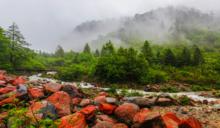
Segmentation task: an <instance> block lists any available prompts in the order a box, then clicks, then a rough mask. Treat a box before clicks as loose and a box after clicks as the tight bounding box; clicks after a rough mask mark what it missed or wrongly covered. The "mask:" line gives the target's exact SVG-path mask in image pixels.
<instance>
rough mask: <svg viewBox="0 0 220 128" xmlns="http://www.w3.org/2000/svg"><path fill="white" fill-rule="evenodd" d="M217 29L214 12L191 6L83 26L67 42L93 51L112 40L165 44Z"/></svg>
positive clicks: (89, 23)
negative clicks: (201, 30) (192, 34)
mask: <svg viewBox="0 0 220 128" xmlns="http://www.w3.org/2000/svg"><path fill="white" fill-rule="evenodd" d="M214 25H215V26H214ZM216 26H219V24H218V22H217V21H216V19H215V17H214V16H213V14H211V13H210V14H208V13H202V12H201V11H199V10H196V9H192V8H187V7H166V8H158V9H156V10H151V11H149V12H146V13H143V14H136V15H135V16H134V17H126V18H121V19H107V20H103V21H102V20H101V21H89V22H85V23H82V24H80V25H78V26H76V27H75V29H74V30H73V32H72V33H71V34H70V35H69V36H68V37H67V38H66V39H65V40H63V42H64V43H65V45H67V46H72V48H73V49H74V50H77V48H79V49H82V48H83V46H84V44H85V43H86V42H89V43H90V44H91V45H92V47H93V48H100V47H101V45H102V44H104V43H105V42H106V41H108V40H112V41H113V42H114V43H115V44H116V45H123V46H134V45H136V44H138V43H140V42H141V41H143V40H150V41H152V42H155V43H161V42H165V41H169V40H172V39H176V38H178V39H179V38H185V36H186V34H188V33H189V32H190V31H193V30H196V29H207V30H216V29H217V28H218V29H219V27H216ZM218 29H217V30H218ZM64 47H66V46H64ZM69 48H70V47H69ZM79 49H78V50H79Z"/></svg>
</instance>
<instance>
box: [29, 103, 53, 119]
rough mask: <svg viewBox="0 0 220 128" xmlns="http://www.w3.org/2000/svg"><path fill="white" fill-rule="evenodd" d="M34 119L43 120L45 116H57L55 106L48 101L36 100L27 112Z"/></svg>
mask: <svg viewBox="0 0 220 128" xmlns="http://www.w3.org/2000/svg"><path fill="white" fill-rule="evenodd" d="M26 115H27V116H28V117H30V118H31V119H32V120H33V121H37V120H41V119H43V118H51V119H55V118H56V110H55V107H54V106H53V105H52V104H51V103H49V102H48V101H40V102H34V103H32V104H31V106H30V107H29V108H28V111H27V113H26Z"/></svg>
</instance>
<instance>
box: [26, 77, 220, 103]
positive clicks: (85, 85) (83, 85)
mask: <svg viewBox="0 0 220 128" xmlns="http://www.w3.org/2000/svg"><path fill="white" fill-rule="evenodd" d="M28 78H29V80H30V81H38V80H40V81H47V82H53V83H57V82H59V83H61V84H73V83H74V82H73V83H70V82H63V81H60V80H56V79H51V78H44V77H41V74H37V75H32V76H29V77H28ZM79 87H80V88H99V89H102V90H105V91H107V90H109V89H110V88H100V87H95V86H94V85H92V84H90V83H85V82H80V83H79ZM123 90H124V89H123ZM121 91H122V89H117V92H118V93H120V92H121ZM126 91H127V92H130V93H132V92H137V93H139V94H142V95H161V94H164V95H169V96H171V97H173V96H178V97H179V96H187V97H189V98H190V99H192V100H194V101H201V102H203V101H205V100H206V101H208V102H215V101H217V100H220V98H211V97H205V96H201V94H202V92H178V93H166V92H146V91H143V90H135V89H126Z"/></svg>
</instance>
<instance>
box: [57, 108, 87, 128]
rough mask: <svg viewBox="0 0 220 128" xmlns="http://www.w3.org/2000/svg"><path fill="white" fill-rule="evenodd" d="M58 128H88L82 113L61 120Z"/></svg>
mask: <svg viewBox="0 0 220 128" xmlns="http://www.w3.org/2000/svg"><path fill="white" fill-rule="evenodd" d="M58 128H88V125H87V123H86V120H85V116H84V115H83V114H82V113H78V112H77V113H74V114H72V115H68V116H64V117H62V118H61V123H60V124H59V126H58Z"/></svg>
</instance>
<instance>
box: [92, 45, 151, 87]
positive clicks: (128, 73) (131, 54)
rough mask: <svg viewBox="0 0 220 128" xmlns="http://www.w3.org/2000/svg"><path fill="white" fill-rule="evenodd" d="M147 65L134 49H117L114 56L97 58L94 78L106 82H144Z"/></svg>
mask: <svg viewBox="0 0 220 128" xmlns="http://www.w3.org/2000/svg"><path fill="white" fill-rule="evenodd" d="M147 74H148V63H147V61H146V60H145V59H144V58H143V56H141V55H138V54H137V51H135V50H134V49H132V48H130V49H123V48H121V49H119V50H118V52H117V53H116V54H112V55H108V56H103V57H101V58H99V60H98V63H97V65H96V68H95V76H97V77H98V78H99V79H100V80H103V81H106V82H113V83H117V82H128V81H129V82H139V83H142V82H145V78H146V77H147Z"/></svg>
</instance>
